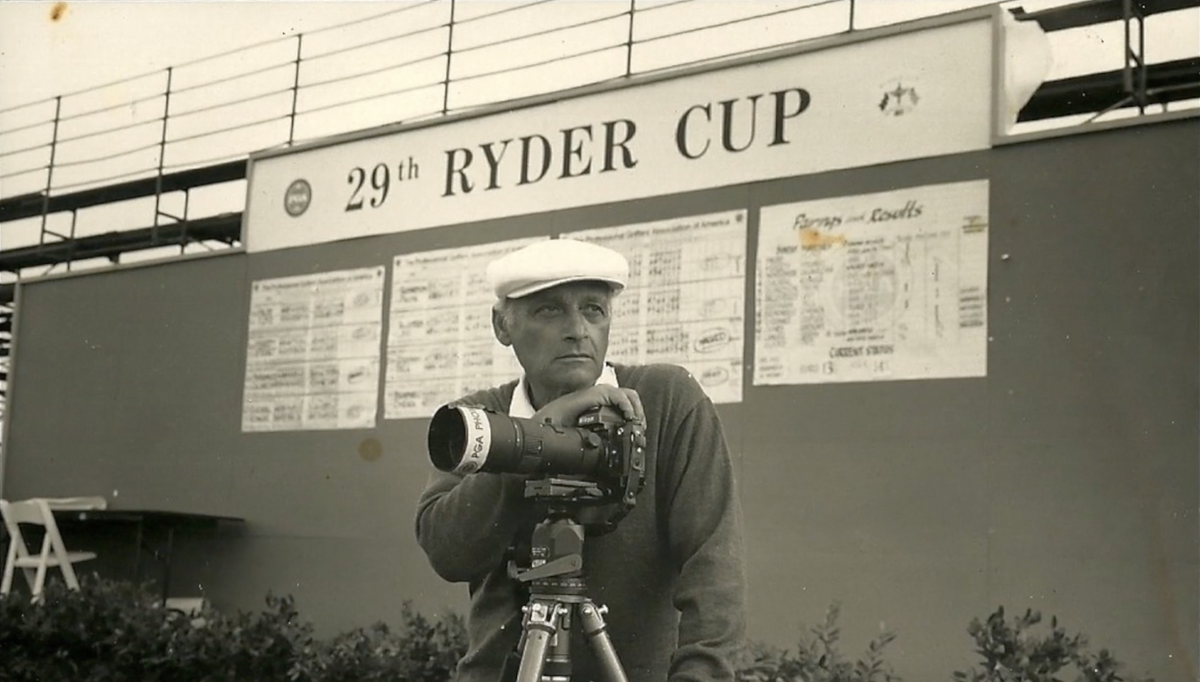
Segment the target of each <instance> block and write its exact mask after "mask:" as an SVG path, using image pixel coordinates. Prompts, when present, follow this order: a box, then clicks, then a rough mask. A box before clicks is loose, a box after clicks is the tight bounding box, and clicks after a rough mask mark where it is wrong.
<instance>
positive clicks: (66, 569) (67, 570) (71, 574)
mask: <svg viewBox="0 0 1200 682" xmlns="http://www.w3.org/2000/svg"><path fill="white" fill-rule="evenodd" d="M58 567H59V568H60V569H62V574H63V580H66V581H67V587H68V588H69V589H72V590H78V589H79V578H77V577H76V576H75V567H74V566H72V565H71V562H70V561H64V562H62V563H61V564H59V566H58Z"/></svg>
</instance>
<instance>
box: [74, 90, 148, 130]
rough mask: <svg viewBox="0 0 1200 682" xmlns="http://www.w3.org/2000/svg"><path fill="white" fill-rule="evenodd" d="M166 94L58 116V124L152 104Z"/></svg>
mask: <svg viewBox="0 0 1200 682" xmlns="http://www.w3.org/2000/svg"><path fill="white" fill-rule="evenodd" d="M166 94H167V93H166V91H163V92H160V93H158V94H157V95H147V96H146V97H139V98H137V99H133V100H129V101H128V102H121V103H120V104H110V105H109V106H107V107H100V108H99V109H89V110H87V111H83V112H80V113H78V114H71V115H69V116H59V117H58V122H59V123H64V122H66V121H73V120H75V119H77V118H84V117H85V116H93V115H95V114H103V113H105V112H109V111H116V110H117V109H124V108H126V107H131V106H133V105H135V104H141V103H142V102H153V101H154V100H156V99H161V98H162V97H165V96H166Z"/></svg>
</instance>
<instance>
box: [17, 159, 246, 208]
mask: <svg viewBox="0 0 1200 682" xmlns="http://www.w3.org/2000/svg"><path fill="white" fill-rule="evenodd" d="M147 170H154V169H153V168H150V169H147ZM138 172H144V171H138ZM245 178H246V159H245V158H244V157H243V158H241V159H238V160H237V161H230V162H227V163H222V164H218V165H215V166H204V167H202V168H194V169H191V170H185V171H178V172H175V173H168V174H166V175H163V176H162V178H161V185H159V178H158V177H150V178H141V179H138V180H130V181H128V182H122V183H118V184H113V185H105V186H103V187H96V188H93V189H87V190H82V191H79V192H71V193H69V194H52V195H51V196H50V200H49V203H48V204H47V207H46V208H47V212H48V213H59V212H62V211H74V210H78V209H81V208H87V207H89V206H99V205H101V204H109V203H116V202H118V201H128V200H129V199H139V198H142V197H150V196H154V193H155V190H156V188H157V187H161V189H162V191H163V192H177V191H182V190H185V189H191V188H194V187H204V186H207V185H216V184H220V183H222V182H231V181H234V180H244V179H245ZM30 196H31V195H22V196H21V197H13V198H12V199H3V200H0V222H8V221H11V220H20V219H22V218H32V217H34V216H39V215H41V214H42V194H41V193H40V192H39V193H37V194H34V195H32V197H33V198H34V199H32V200H31V199H30V198H29V197H30Z"/></svg>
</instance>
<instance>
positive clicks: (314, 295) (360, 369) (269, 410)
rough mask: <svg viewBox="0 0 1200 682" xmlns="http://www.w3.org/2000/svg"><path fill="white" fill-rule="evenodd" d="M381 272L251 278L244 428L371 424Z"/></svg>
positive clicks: (376, 395) (375, 398) (380, 317)
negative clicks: (254, 280) (253, 279)
mask: <svg viewBox="0 0 1200 682" xmlns="http://www.w3.org/2000/svg"><path fill="white" fill-rule="evenodd" d="M383 279H384V269H383V268H382V267H376V268H363V269H358V270H342V271H337V272H325V273H320V274H315V275H300V276H296V277H284V278H279V279H264V280H258V281H256V282H254V283H253V286H252V289H251V293H250V333H249V339H248V343H247V348H246V380H245V390H244V392H243V398H242V430H243V431H297V430H308V429H355V428H370V427H373V426H375V418H376V416H377V411H378V403H379V353H380V334H381V333H382V326H383Z"/></svg>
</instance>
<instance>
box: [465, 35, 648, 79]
mask: <svg viewBox="0 0 1200 682" xmlns="http://www.w3.org/2000/svg"><path fill="white" fill-rule="evenodd" d="M624 47H625V43H623V42H621V43H614V44H612V45H606V46H604V47H595V48H592V49H590V50H584V51H583V52H577V53H575V54H570V55H564V56H560V57H553V58H551V59H543V60H542V61H540V62H530V63H528V64H522V65H521V66H514V67H510V68H507V69H497V70H496V71H487V72H484V73H474V74H471V75H470V76H458V77H457V78H453V79H451V81H452V82H454V83H463V82H466V81H472V80H478V79H480V78H488V77H490V76H499V75H502V74H506V73H516V72H518V71H527V70H529V69H536V68H537V67H539V66H547V65H549V64H553V63H555V62H566V61H570V60H572V59H579V58H580V57H587V56H590V55H593V54H599V53H601V52H607V51H609V50H616V49H623V48H624ZM622 73H624V70H622Z"/></svg>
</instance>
